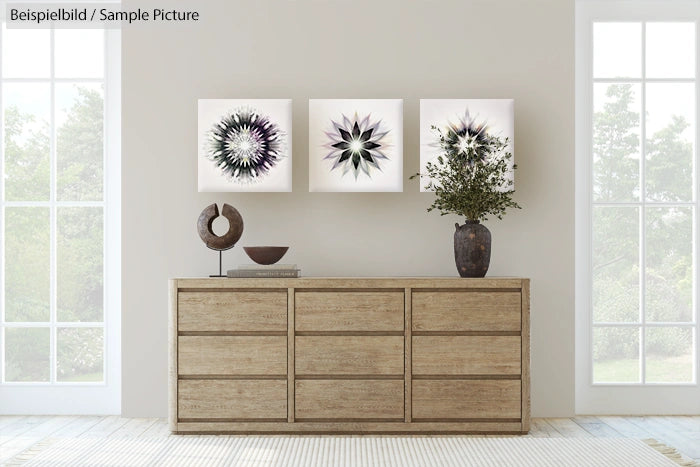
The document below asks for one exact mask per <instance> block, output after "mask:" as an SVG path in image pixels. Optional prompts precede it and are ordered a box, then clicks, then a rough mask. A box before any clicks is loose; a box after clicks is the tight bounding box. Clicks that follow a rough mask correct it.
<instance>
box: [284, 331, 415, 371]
mask: <svg viewBox="0 0 700 467" xmlns="http://www.w3.org/2000/svg"><path fill="white" fill-rule="evenodd" d="M403 346H404V342H403V337H402V336H298V337H297V338H296V342H295V349H294V350H295V356H294V366H295V372H296V374H298V375H403V369H404V366H403V365H404V358H403Z"/></svg>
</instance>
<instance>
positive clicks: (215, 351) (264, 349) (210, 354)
mask: <svg viewBox="0 0 700 467" xmlns="http://www.w3.org/2000/svg"><path fill="white" fill-rule="evenodd" d="M177 351H178V374H180V375H286V374H287V338H286V337H285V336H180V337H178V346H177Z"/></svg>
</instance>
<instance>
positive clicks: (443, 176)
mask: <svg viewBox="0 0 700 467" xmlns="http://www.w3.org/2000/svg"><path fill="white" fill-rule="evenodd" d="M432 129H433V130H434V131H436V132H437V134H438V135H439V138H440V147H441V148H442V150H443V151H444V154H442V155H440V156H438V157H437V160H436V162H428V163H427V164H426V167H425V173H424V174H421V173H416V174H414V175H412V176H411V177H410V178H411V179H414V178H416V177H421V176H423V177H426V178H428V179H429V181H428V183H427V185H425V189H426V190H429V191H433V192H435V200H434V201H433V203H432V204H431V205H430V207H429V208H428V212H430V211H433V210H438V211H439V212H440V215H441V216H445V215H447V214H457V215H461V216H464V217H466V218H467V220H474V221H485V220H487V219H488V216H489V215H492V216H496V217H497V218H498V219H502V218H503V216H504V215H505V213H506V209H508V208H516V209H520V206H519V205H518V204H517V203H516V202H515V201H513V193H514V192H515V191H514V190H513V189H512V186H513V181H512V180H510V178H509V177H508V173H509V171H510V160H511V159H512V158H513V154H512V153H510V152H508V151H507V149H506V148H507V146H508V142H509V138H499V137H496V136H492V135H488V134H487V135H480V137H479V139H478V141H476V143H475V144H471V145H469V146H467V147H466V148H465V147H459V145H458V144H456V141H457V138H458V137H459V135H456V134H455V133H454V132H453V131H451V130H449V131H446V132H445V133H443V132H442V131H441V130H440V129H438V128H436V127H434V126H433V127H432ZM516 168H517V166H516V165H515V164H514V165H513V169H516Z"/></svg>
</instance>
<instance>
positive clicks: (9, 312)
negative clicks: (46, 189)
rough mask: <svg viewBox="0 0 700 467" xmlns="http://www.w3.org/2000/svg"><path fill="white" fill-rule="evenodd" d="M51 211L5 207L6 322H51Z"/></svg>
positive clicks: (46, 209)
mask: <svg viewBox="0 0 700 467" xmlns="http://www.w3.org/2000/svg"><path fill="white" fill-rule="evenodd" d="M49 227H50V225H49V209H48V208H34V207H32V208H15V207H7V208H5V319H6V321H48V320H49V303H50V302H49V283H50V282H49V274H50V270H49V248H50V242H49Z"/></svg>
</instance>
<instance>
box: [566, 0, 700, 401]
mask: <svg viewBox="0 0 700 467" xmlns="http://www.w3.org/2000/svg"><path fill="white" fill-rule="evenodd" d="M645 21H648V22H654V21H669V22H673V21H678V22H695V24H696V54H697V53H698V52H699V51H700V2H696V1H679V0H665V1H659V0H656V1H644V0H637V1H629V0H626V1H620V0H612V1H602V0H577V2H576V162H575V168H576V169H575V170H576V177H575V178H576V214H575V220H576V228H575V232H576V300H575V303H576V372H575V373H576V413H577V414H629V415H657V414H658V415H661V414H667V415H674V414H678V415H691V414H700V387H699V386H698V381H697V379H698V375H700V358H698V351H699V350H698V342H697V339H698V335H699V332H700V327H699V323H698V321H699V320H698V297H697V284H695V287H694V291H693V294H694V300H693V303H694V304H695V309H694V316H693V324H691V325H690V327H692V328H693V329H694V340H693V342H694V347H695V354H694V358H693V370H694V371H693V374H694V381H693V382H692V383H677V384H676V383H673V384H671V383H648V382H647V383H619V384H610V383H606V384H601V383H596V384H594V383H593V352H592V333H593V316H592V297H591V288H592V283H591V277H592V274H591V272H592V207H593V198H592V144H591V142H592V135H593V32H592V29H593V23H594V22H645ZM643 29H644V28H643ZM642 34H644V33H643V32H642ZM643 47H644V44H643ZM642 54H644V48H643V49H642ZM642 68H644V66H642ZM644 72H645V70H643V73H644ZM642 76H643V78H642V80H639V82H640V83H644V82H652V81H654V80H647V79H646V77H645V75H642ZM624 81H627V80H624ZM660 81H671V80H660ZM698 83H700V59H699V58H696V71H695V92H696V109H695V113H696V115H695V117H696V135H695V154H696V161H697V158H698V143H700V118H699V117H700V115H699V114H698V104H697V102H698V97H700V88H699V84H698ZM643 94H644V91H643V90H642V95H643ZM642 101H644V97H642ZM642 109H644V105H643V104H642ZM642 112H643V111H642ZM642 116H643V114H642ZM644 138H645V137H644V135H641V140H642V141H641V144H642V145H643V144H644ZM642 148H643V146H642ZM643 163H644V153H642V160H641V164H643ZM698 165H700V164H697V163H696V165H695V167H694V172H693V177H694V178H693V183H694V190H693V202H691V203H668V204H669V205H673V206H677V205H679V206H680V205H684V204H685V205H687V206H693V207H695V217H694V219H693V223H694V231H693V234H694V246H693V268H694V273H695V279H696V281H697V279H698V275H697V267H696V263H697V256H698V248H697V247H698V245H700V237H699V236H698V231H699V230H700V229H698V228H697V227H698V221H697V216H698V215H699V214H700V211H699V210H698V209H699V208H700V205H699V204H698V194H699V193H700V192H699V190H698V188H699V186H698V180H699V178H700V177H699V176H698V175H699V174H698ZM642 170H643V165H642ZM642 177H643V172H642ZM641 182H642V183H643V179H642V180H641ZM634 204H635V205H637V204H638V205H639V206H640V209H642V210H643V209H644V207H645V204H646V200H644V199H640V203H634ZM650 204H653V205H654V206H663V203H650ZM640 228H641V229H644V228H645V226H644V225H641V226H640ZM642 243H643V242H642ZM640 249H641V253H640V254H641V255H642V257H641V261H642V263H641V264H640V268H641V267H643V260H644V250H643V249H644V245H643V244H642V245H640ZM640 286H641V287H643V284H640ZM642 291H643V289H642ZM642 324H643V325H645V326H649V324H647V323H644V321H642ZM660 324H661V323H660ZM640 339H641V336H640ZM641 347H642V348H641V349H640V358H642V359H643V358H645V356H644V348H643V345H641ZM642 367H643V365H642ZM642 371H643V369H642ZM642 374H643V373H642Z"/></svg>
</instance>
